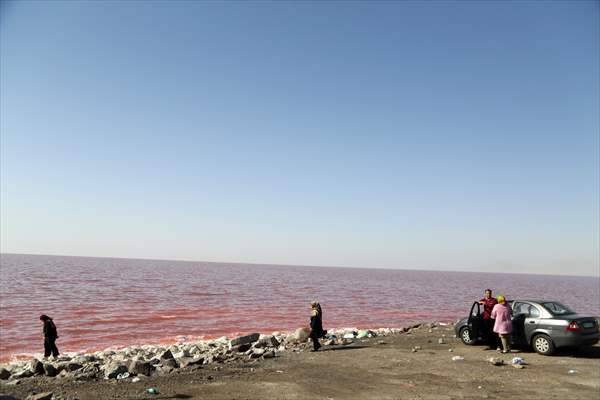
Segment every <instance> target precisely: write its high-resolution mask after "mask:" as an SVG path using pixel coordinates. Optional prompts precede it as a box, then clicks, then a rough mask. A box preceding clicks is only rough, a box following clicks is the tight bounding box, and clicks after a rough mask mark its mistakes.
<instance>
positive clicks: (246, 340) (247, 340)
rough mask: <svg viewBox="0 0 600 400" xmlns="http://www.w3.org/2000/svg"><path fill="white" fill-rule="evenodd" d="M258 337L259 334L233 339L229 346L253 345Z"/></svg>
mask: <svg viewBox="0 0 600 400" xmlns="http://www.w3.org/2000/svg"><path fill="white" fill-rule="evenodd" d="M259 337H260V333H251V334H249V335H245V336H240V337H236V338H235V339H233V340H232V341H231V342H230V344H231V346H232V347H233V346H237V345H239V344H246V343H250V344H251V343H254V342H256V341H257V340H258V338H259Z"/></svg>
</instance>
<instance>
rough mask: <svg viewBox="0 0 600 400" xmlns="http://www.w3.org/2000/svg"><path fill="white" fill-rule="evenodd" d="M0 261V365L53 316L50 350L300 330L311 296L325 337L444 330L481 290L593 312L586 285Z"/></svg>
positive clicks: (406, 273)
mask: <svg viewBox="0 0 600 400" xmlns="http://www.w3.org/2000/svg"><path fill="white" fill-rule="evenodd" d="M0 257H1V258H0V266H1V268H0V360H1V361H6V360H9V359H11V358H13V357H14V356H17V355H19V354H21V355H24V354H31V353H39V352H40V349H43V346H42V345H43V340H42V334H41V329H42V327H41V322H40V321H39V319H38V318H39V315H40V314H48V315H50V316H51V317H53V318H54V320H55V322H56V325H57V326H58V331H59V336H60V338H59V339H58V342H57V344H58V346H59V349H60V350H61V351H81V350H98V349H103V348H106V347H110V346H125V345H131V344H141V343H170V342H175V341H177V340H185V338H187V339H192V338H198V337H206V338H209V337H216V336H221V335H233V334H237V333H243V332H250V331H259V332H271V331H275V330H291V329H295V328H297V327H299V326H303V325H306V324H307V322H308V315H309V302H310V300H312V299H314V298H318V299H319V300H320V301H321V304H322V306H323V313H324V325H325V328H326V329H327V327H346V326H359V327H371V328H377V327H398V326H403V325H406V324H408V323H411V322H418V321H422V320H440V321H447V322H451V321H454V320H455V319H456V318H458V317H461V316H463V315H465V314H466V313H467V312H468V308H469V307H470V304H471V302H472V301H473V300H474V299H478V298H480V297H481V294H482V292H483V289H485V288H486V287H491V288H492V289H494V291H495V293H497V294H500V293H504V294H506V295H507V297H508V298H514V297H546V298H554V299H559V300H561V301H563V302H564V303H566V304H568V305H570V306H571V307H573V308H574V309H575V310H577V311H579V312H581V313H588V314H593V315H600V279H599V278H591V277H565V276H561V277H559V276H545V275H515V274H489V273H469V272H437V271H412V270H382V269H355V268H317V267H289V266H277V265H254V264H252V265H250V264H217V263H203V262H180V261H151V260H130V259H109V258H87V257H56V256H31V255H14V254H2V255H1V256H0ZM184 337H185V338H184Z"/></svg>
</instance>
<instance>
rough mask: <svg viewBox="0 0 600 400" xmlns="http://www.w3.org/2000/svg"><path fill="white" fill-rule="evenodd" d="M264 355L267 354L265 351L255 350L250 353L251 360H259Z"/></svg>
mask: <svg viewBox="0 0 600 400" xmlns="http://www.w3.org/2000/svg"><path fill="white" fill-rule="evenodd" d="M263 354H265V350H264V349H253V350H252V353H250V358H259V357H261V356H262V355H263Z"/></svg>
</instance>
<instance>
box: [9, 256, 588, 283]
mask: <svg viewBox="0 0 600 400" xmlns="http://www.w3.org/2000/svg"><path fill="white" fill-rule="evenodd" d="M4 254H6V255H17V256H47V257H80V258H106V259H117V260H141V261H175V262H186V263H211V264H242V265H243V264H246V265H265V266H280V267H309V268H351V269H371V270H399V271H428V272H461V273H480V274H506V275H511V274H514V275H541V276H561V277H564V276H570V277H576V278H581V277H584V278H599V279H600V273H599V274H598V275H568V274H556V273H554V274H542V273H535V272H496V271H473V270H460V269H457V270H454V269H452V270H445V269H415V268H402V267H381V266H378V267H355V266H340V265H316V264H276V263H260V262H240V261H206V260H188V259H170V258H145V257H116V256H87V255H86V256H83V255H74V254H38V253H9V252H6V253H3V252H0V255H4ZM0 266H1V264H0Z"/></svg>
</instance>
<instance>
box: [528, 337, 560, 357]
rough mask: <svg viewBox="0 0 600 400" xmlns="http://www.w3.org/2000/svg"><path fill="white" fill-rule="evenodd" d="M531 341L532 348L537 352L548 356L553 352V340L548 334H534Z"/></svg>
mask: <svg viewBox="0 0 600 400" xmlns="http://www.w3.org/2000/svg"><path fill="white" fill-rule="evenodd" d="M531 342H532V346H533V349H534V350H535V351H536V352H537V353H539V354H543V355H545V356H549V355H550V354H552V353H554V342H553V341H552V339H550V336H548V335H544V334H539V335H535V336H534V337H533V340H532V341H531Z"/></svg>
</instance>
